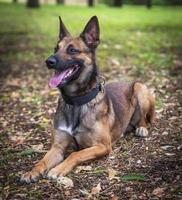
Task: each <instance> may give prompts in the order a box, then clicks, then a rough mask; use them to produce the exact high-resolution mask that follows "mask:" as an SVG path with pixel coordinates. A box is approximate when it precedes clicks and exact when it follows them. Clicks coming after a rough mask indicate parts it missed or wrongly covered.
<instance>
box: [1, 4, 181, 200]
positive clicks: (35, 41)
mask: <svg viewBox="0 0 182 200" xmlns="http://www.w3.org/2000/svg"><path fill="white" fill-rule="evenodd" d="M181 11H182V8H180V7H174V8H172V7H154V8H153V9H152V10H146V8H144V7H127V6H126V7H124V8H122V9H111V8H107V7H104V6H98V7H97V8H93V9H88V8H84V7H63V6H43V7H42V8H41V9H37V10H27V9H25V7H24V5H13V4H5V3H1V4H0V27H1V29H0V35H1V37H0V53H1V57H0V78H1V79H0V86H1V87H0V99H1V101H0V111H1V112H0V130H1V134H0V149H1V157H0V172H1V173H0V199H12V200H15V199H18V200H19V199H23V200H24V199H26V200H27V199H32V200H34V199H40V200H41V199H52V200H53V199H64V200H66V199H83V200H86V199H113V200H114V199H115V200H116V199H122V200H127V199H129V200H134V199H137V200H138V199H144V200H145V199H153V200H154V199H155V200H157V199H168V200H171V199H175V200H178V199H181V198H182V187H181V186H182V185H181V176H182V174H181V172H182V159H181V155H180V153H181V148H182V144H181V132H182V123H181V122H182V99H181V95H182V88H181V86H182V77H181V75H182V60H181V54H182V46H181V44H182V37H181V35H182V31H181V30H182V24H181V21H182V14H181V13H182V12H181ZM95 14H96V15H98V17H99V20H100V24H101V38H102V40H101V45H100V48H99V50H98V63H99V66H100V73H101V74H103V75H104V76H105V77H106V79H107V81H108V82H109V81H111V80H112V81H113V80H117V81H119V80H133V79H138V80H141V81H143V82H145V83H146V84H147V85H148V86H149V88H150V89H151V90H153V92H154V93H155V95H156V113H157V114H156V120H155V123H154V124H153V125H152V127H151V128H150V135H149V137H148V138H146V139H141V138H136V137H133V135H132V134H131V135H128V136H127V137H125V138H121V139H120V140H119V141H118V142H117V143H115V144H114V145H113V152H112V153H111V154H110V155H109V156H107V157H104V158H101V159H99V160H96V161H91V162H87V163H84V164H82V165H81V166H80V167H77V168H76V169H75V170H73V171H72V172H71V173H70V174H69V175H68V176H67V177H68V179H66V181H65V182H64V184H63V182H62V183H60V182H59V181H50V180H47V179H46V178H44V179H41V180H40V181H38V182H37V183H32V184H29V185H27V184H22V183H20V182H19V178H20V175H21V174H22V173H23V172H25V171H27V170H30V169H31V168H32V167H33V165H34V164H35V163H36V162H37V161H38V160H39V159H40V158H42V157H43V155H44V154H45V152H46V151H47V150H48V149H49V148H50V144H51V137H50V136H51V133H52V132H53V128H52V119H53V115H54V112H55V109H56V104H57V99H58V95H59V93H58V91H57V90H50V89H49V88H48V87H47V82H48V79H49V78H50V75H51V72H50V71H48V70H47V68H46V67H45V64H44V61H45V59H46V58H47V57H48V56H49V55H50V54H51V53H52V49H53V48H54V45H55V44H56V37H57V30H58V28H57V24H58V17H57V16H58V15H61V16H62V18H63V20H64V21H65V23H66V24H68V25H67V26H68V28H69V29H70V30H71V32H73V33H74V34H79V32H81V29H83V26H84V24H85V23H86V21H87V20H88V18H89V17H91V16H92V15H95Z"/></svg>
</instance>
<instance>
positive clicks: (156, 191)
mask: <svg viewBox="0 0 182 200" xmlns="http://www.w3.org/2000/svg"><path fill="white" fill-rule="evenodd" d="M152 194H153V195H155V196H157V197H162V196H163V195H164V188H160V187H158V188H156V189H154V190H153V192H152Z"/></svg>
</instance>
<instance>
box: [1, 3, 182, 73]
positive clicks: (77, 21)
mask: <svg viewBox="0 0 182 200" xmlns="http://www.w3.org/2000/svg"><path fill="white" fill-rule="evenodd" d="M59 15H61V16H62V19H63V21H64V22H65V24H66V25H67V27H68V29H69V30H70V32H71V33H72V34H73V35H75V36H76V35H78V34H79V33H80V32H81V31H82V29H83V28H84V25H85V23H86V22H87V21H88V19H89V18H90V17H91V16H92V15H97V16H98V17H99V21H100V25H101V45H100V47H99V51H98V55H99V59H98V61H99V65H100V67H101V68H102V69H103V68H104V66H106V65H107V63H108V60H109V59H110V58H117V60H119V61H120V63H121V65H122V66H125V65H128V66H134V69H135V71H136V73H137V74H138V75H145V73H146V72H147V70H149V69H151V68H152V69H153V70H159V71H160V69H161V68H168V67H170V66H171V65H172V61H173V59H174V55H175V54H179V53H180V52H181V49H182V45H181V44H182V23H181V22H182V8H181V7H153V9H151V10H147V9H146V8H145V7H142V6H141V7H140V6H137V7H134V6H124V7H123V8H118V9H116V8H109V7H106V6H103V5H102V6H101V5H100V6H97V7H95V8H87V7H79V6H57V5H44V6H42V7H41V8H40V9H29V10H28V9H26V8H25V6H24V5H23V4H21V5H20V4H18V5H13V4H8V3H1V4H0V27H1V28H0V34H1V36H3V37H1V39H0V43H1V44H3V45H5V44H6V42H7V41H8V42H9V41H10V43H11V44H14V43H17V42H18V41H19V40H22V38H25V40H26V39H27V38H28V40H27V42H26V43H25V45H26V48H25V50H24V51H23V54H22V52H19V51H17V52H9V53H8V55H6V56H5V57H3V56H2V59H7V58H8V59H11V60H14V59H16V60H17V61H19V60H25V61H31V62H32V60H34V59H36V58H39V59H40V58H41V59H42V60H44V59H45V58H46V57H47V56H48V55H50V54H51V53H52V50H53V48H54V44H55V43H56V41H57V35H58V16H59ZM10 38H11V40H10ZM36 48H39V49H40V51H39V52H38V53H37V52H34V51H33V50H34V49H36Z"/></svg>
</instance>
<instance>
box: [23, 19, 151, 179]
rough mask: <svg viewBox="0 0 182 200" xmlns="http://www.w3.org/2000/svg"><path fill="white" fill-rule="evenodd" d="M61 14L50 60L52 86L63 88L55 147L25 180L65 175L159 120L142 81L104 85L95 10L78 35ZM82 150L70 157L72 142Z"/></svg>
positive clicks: (53, 139)
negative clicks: (97, 50)
mask: <svg viewBox="0 0 182 200" xmlns="http://www.w3.org/2000/svg"><path fill="white" fill-rule="evenodd" d="M59 19H60V32H59V41H58V43H57V46H56V48H55V52H54V54H53V55H51V56H50V57H49V58H48V59H47V60H46V64H47V67H48V68H49V69H53V70H55V74H54V75H53V77H52V78H51V79H50V81H49V86H50V87H51V88H55V87H57V88H58V89H59V90H60V98H59V102H58V107H57V111H56V113H55V117H54V128H55V133H54V134H53V135H52V136H53V138H52V147H51V149H50V150H49V151H48V152H47V153H46V155H45V156H44V158H43V159H42V160H41V161H39V162H38V164H36V165H35V167H34V168H33V169H32V170H31V171H30V172H27V173H25V174H23V175H22V177H21V181H22V182H26V183H30V182H34V181H36V180H37V179H38V178H39V177H40V175H46V176H47V177H48V178H51V179H55V178H57V177H59V176H65V175H66V174H68V173H69V172H70V171H71V170H72V169H73V168H74V167H76V166H77V165H79V164H80V163H82V162H85V161H88V160H92V159H96V158H99V157H102V156H105V155H108V154H109V153H110V152H111V150H112V143H113V142H114V141H116V140H118V139H119V138H120V137H122V136H123V135H125V134H127V133H129V132H133V131H134V132H135V135H136V136H142V137H146V136H147V135H148V130H147V128H148V125H149V124H151V123H152V122H153V120H154V115H155V108H154V104H155V98H154V96H153V95H152V94H151V93H150V92H149V90H148V89H147V87H146V86H145V85H144V84H142V83H140V82H138V81H135V82H131V83H122V82H116V83H109V84H107V85H105V86H104V81H103V78H102V77H101V76H100V75H99V72H98V67H97V64H96V58H95V57H96V48H97V47H98V45H99V43H100V39H99V35H100V29H99V22H98V18H97V17H96V16H93V17H92V18H91V19H90V20H89V21H88V23H87V24H86V26H85V28H84V30H83V32H82V33H81V34H80V36H79V37H72V36H71V35H70V33H69V32H68V30H67V29H66V27H65V25H64V23H63V22H62V20H61V18H59ZM72 143H75V144H76V145H77V147H79V150H78V151H74V152H72V153H71V154H70V155H69V156H68V157H67V158H66V159H65V160H64V154H65V151H66V149H67V148H68V147H69V146H70V144H72Z"/></svg>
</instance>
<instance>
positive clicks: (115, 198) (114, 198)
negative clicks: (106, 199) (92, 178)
mask: <svg viewBox="0 0 182 200" xmlns="http://www.w3.org/2000/svg"><path fill="white" fill-rule="evenodd" d="M111 200H119V197H117V196H115V195H114V196H113V197H112V199H111Z"/></svg>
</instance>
